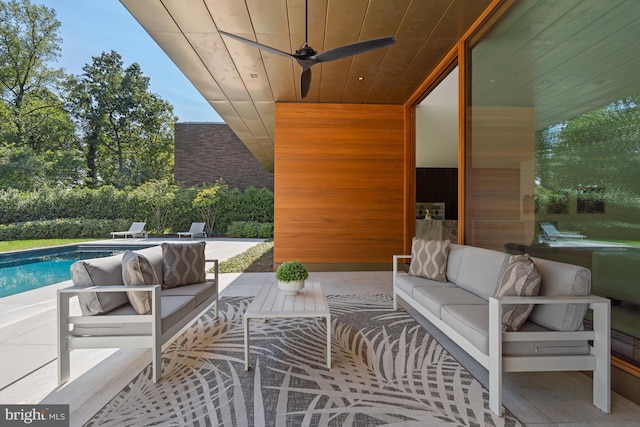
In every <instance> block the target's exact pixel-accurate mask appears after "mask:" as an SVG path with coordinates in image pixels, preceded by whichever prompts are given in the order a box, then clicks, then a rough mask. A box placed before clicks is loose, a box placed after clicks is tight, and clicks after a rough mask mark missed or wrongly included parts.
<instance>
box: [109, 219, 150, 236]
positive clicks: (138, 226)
mask: <svg viewBox="0 0 640 427" xmlns="http://www.w3.org/2000/svg"><path fill="white" fill-rule="evenodd" d="M145 225H147V223H146V222H134V223H132V224H131V227H129V230H127V231H112V232H111V238H112V239H115V238H116V236H118V237H124V238H125V239H126V238H127V237H129V236H131V237H148V236H149V235H148V234H147V232H146V231H144V226H145Z"/></svg>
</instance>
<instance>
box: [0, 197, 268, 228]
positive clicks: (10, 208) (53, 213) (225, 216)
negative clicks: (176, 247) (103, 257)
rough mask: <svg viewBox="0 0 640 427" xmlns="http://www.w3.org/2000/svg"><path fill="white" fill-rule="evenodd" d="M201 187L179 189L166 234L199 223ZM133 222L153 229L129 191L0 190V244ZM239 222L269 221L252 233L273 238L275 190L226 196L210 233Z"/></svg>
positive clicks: (146, 210) (148, 214)
mask: <svg viewBox="0 0 640 427" xmlns="http://www.w3.org/2000/svg"><path fill="white" fill-rule="evenodd" d="M201 189H202V188H201V187H178V191H177V192H176V198H175V200H174V201H173V202H172V205H171V208H170V211H169V212H168V214H167V219H166V222H167V224H166V226H165V230H164V231H165V233H177V232H179V231H186V230H188V229H189V227H190V225H191V223H192V222H198V221H202V219H201V218H200V215H199V213H198V210H197V209H195V208H194V207H193V205H192V203H193V200H194V198H195V197H196V195H197V193H198V191H200V190H201ZM89 220H95V221H93V222H92V221H89ZM134 221H146V222H147V227H146V229H147V230H154V229H155V228H156V227H155V218H154V216H153V215H152V213H151V209H150V208H149V206H148V205H147V204H146V203H145V202H144V201H143V200H142V199H141V197H139V196H137V195H136V192H135V191H133V190H132V189H127V190H119V189H116V188H115V187H111V186H103V187H99V188H97V189H90V188H71V189H63V188H48V187H43V188H40V189H38V190H35V191H18V190H14V189H8V190H0V230H1V231H0V240H15V239H26V238H73V237H96V238H107V237H109V233H110V232H111V231H117V230H127V229H128V228H129V226H130V225H131V223H132V222H134ZM237 221H254V222H259V223H271V225H270V226H269V225H262V226H260V227H258V231H256V234H257V235H259V237H272V235H273V225H272V223H273V192H271V191H269V190H268V189H266V188H255V187H249V188H247V189H246V190H244V191H240V190H239V189H237V188H236V189H231V190H229V191H228V192H226V193H225V195H224V197H222V198H221V202H220V206H219V208H218V215H217V217H216V221H215V224H214V234H215V235H224V234H225V233H226V232H227V229H228V227H229V226H230V225H231V224H232V223H234V222H237ZM232 231H233V230H232ZM251 232H252V233H253V231H251Z"/></svg>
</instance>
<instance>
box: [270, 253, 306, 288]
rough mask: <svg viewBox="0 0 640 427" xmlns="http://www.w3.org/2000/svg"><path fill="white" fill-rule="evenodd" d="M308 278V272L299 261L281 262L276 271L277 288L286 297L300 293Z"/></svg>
mask: <svg viewBox="0 0 640 427" xmlns="http://www.w3.org/2000/svg"><path fill="white" fill-rule="evenodd" d="M308 277H309V272H308V271H307V268H306V267H305V266H304V264H302V263H301V262H300V261H287V262H283V263H282V264H280V266H279V267H278V269H277V270H276V279H278V287H279V288H280V290H281V291H282V292H284V293H285V294H287V295H295V294H297V293H298V292H300V290H301V289H302V288H304V281H305V280H306V279H307V278H308Z"/></svg>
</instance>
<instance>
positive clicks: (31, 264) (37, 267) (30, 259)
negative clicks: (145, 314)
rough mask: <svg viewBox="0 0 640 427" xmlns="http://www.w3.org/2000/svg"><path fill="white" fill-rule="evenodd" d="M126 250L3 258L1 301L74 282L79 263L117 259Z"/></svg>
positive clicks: (74, 250)
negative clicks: (72, 270) (115, 257)
mask: <svg viewBox="0 0 640 427" xmlns="http://www.w3.org/2000/svg"><path fill="white" fill-rule="evenodd" d="M126 249H132V250H134V249H139V248H113V249H109V250H100V251H96V250H93V251H92V250H77V249H72V250H71V251H70V250H69V248H65V249H64V250H58V252H57V253H55V252H54V253H51V251H50V250H49V251H47V253H45V254H43V253H42V251H40V252H39V251H33V253H30V252H29V251H28V252H22V253H20V254H17V255H13V256H10V255H4V254H3V257H0V298H2V297H6V296H9V295H15V294H18V293H21V292H25V291H29V290H32V289H37V288H41V287H43V286H48V285H52V284H54V283H59V282H63V281H65V280H70V279H71V272H70V267H71V264H73V263H74V262H76V261H78V260H82V259H88V258H100V257H106V256H110V255H113V254H114V253H117V252H121V251H123V250H126Z"/></svg>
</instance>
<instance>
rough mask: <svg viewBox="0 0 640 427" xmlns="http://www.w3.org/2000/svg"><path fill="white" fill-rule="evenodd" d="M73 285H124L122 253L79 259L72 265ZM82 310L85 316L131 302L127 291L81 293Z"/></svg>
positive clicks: (83, 286) (105, 311)
mask: <svg viewBox="0 0 640 427" xmlns="http://www.w3.org/2000/svg"><path fill="white" fill-rule="evenodd" d="M70 270H71V279H72V280H73V286H78V287H82V288H86V287H90V286H104V285H123V284H124V282H123V281H122V254H118V255H113V256H110V257H105V258H94V259H87V260H82V261H77V262H75V263H73V264H72V265H71V268H70ZM78 301H79V303H80V310H81V311H82V314H83V315H84V316H90V315H95V314H103V313H108V312H109V311H111V310H113V309H115V308H117V307H119V306H121V305H122V304H126V303H128V302H129V299H128V298H127V294H126V292H124V291H123V292H103V293H100V294H98V293H94V292H87V293H84V292H83V293H80V294H78Z"/></svg>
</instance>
